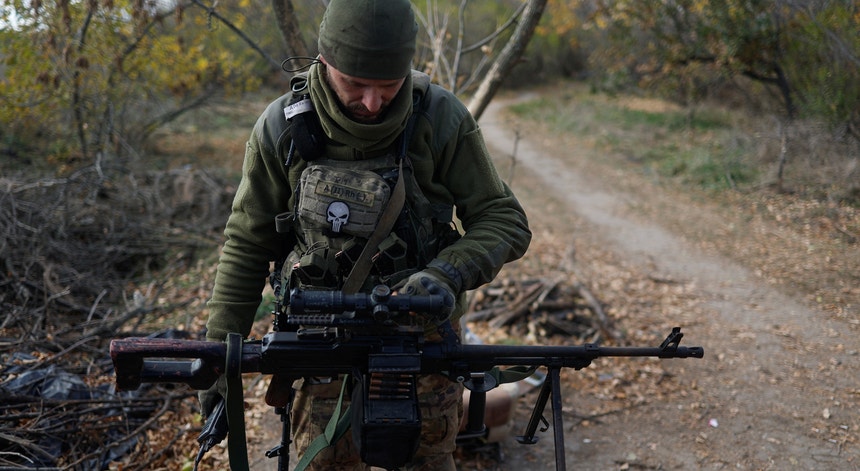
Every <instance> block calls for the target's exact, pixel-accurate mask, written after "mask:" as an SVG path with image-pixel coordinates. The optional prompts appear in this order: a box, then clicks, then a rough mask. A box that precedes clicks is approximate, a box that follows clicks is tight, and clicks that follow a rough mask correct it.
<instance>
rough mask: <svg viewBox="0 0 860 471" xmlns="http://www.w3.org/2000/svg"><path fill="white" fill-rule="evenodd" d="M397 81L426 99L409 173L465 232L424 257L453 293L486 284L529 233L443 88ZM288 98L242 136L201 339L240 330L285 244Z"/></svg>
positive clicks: (296, 163)
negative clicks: (280, 218)
mask: <svg viewBox="0 0 860 471" xmlns="http://www.w3.org/2000/svg"><path fill="white" fill-rule="evenodd" d="M314 67H322V66H320V65H316V66H314ZM406 83H407V84H411V88H412V90H413V93H419V94H423V95H424V99H425V100H430V101H429V106H427V105H422V106H421V107H420V109H419V110H417V112H418V113H420V115H419V116H418V119H417V121H416V123H415V128H414V132H413V134H412V138H411V140H410V143H409V147H408V153H409V157H410V160H411V163H412V165H413V168H414V173H415V176H416V179H417V181H418V184H419V186H420V187H421V189H422V190H423V192H424V194H425V195H426V196H427V198H428V199H429V200H430V201H431V202H432V203H443V204H447V205H453V206H454V207H455V208H456V214H457V217H458V218H459V220H460V222H461V224H462V227H463V229H464V232H465V233H464V235H463V237H462V238H461V239H459V240H458V241H457V242H455V243H454V244H452V245H450V246H448V247H447V248H445V249H443V250H441V251H440V252H439V253H438V255H437V257H436V259H434V260H433V262H432V263H433V264H434V266H442V267H445V268H447V269H448V270H447V272H446V273H447V275H448V276H449V278H452V280H451V281H452V285H453V286H458V287H459V294H462V293H464V292H465V291H466V290H469V289H474V288H477V287H479V286H480V285H482V284H484V283H487V282H489V281H491V280H492V279H493V278H494V277H495V276H496V275H497V274H498V272H499V270H501V268H502V265H503V264H505V263H506V262H509V261H512V260H515V259H517V258H520V257H521V256H522V255H523V254H524V253H525V251H526V249H527V248H528V245H529V242H530V240H531V232H530V231H529V228H528V222H527V219H526V215H525V213H524V211H523V209H522V206H521V205H520V203H519V202H518V201H517V199H516V197H515V196H514V195H513V193H512V192H511V190H510V188H508V186H507V185H506V184H505V183H504V182H503V181H502V180H501V179H500V178H499V176H498V174H497V172H496V170H495V168H494V167H493V165H492V163H491V161H490V157H489V153H488V151H487V148H486V145H485V143H484V140H483V137H482V135H481V131H480V128H479V127H478V124H477V122H476V121H475V120H474V118H473V117H472V115H471V114H470V113H469V112H468V110H467V109H466V107H465V106H464V105H463V104H462V103H461V102H460V101H459V100H458V99H457V98H456V97H455V96H454V95H453V94H451V93H450V92H448V91H447V90H445V89H443V88H441V87H439V86H436V85H432V84H430V81H429V77H427V76H426V75H425V74H422V73H419V72H413V74H412V77H411V80H407V82H406ZM405 86H406V85H405ZM312 90H313V89H312ZM406 92H408V90H404V91H402V93H406ZM311 93H313V91H312V92H311ZM291 99H292V94H290V93H288V94H286V95H284V96H282V97H280V98H278V99H277V100H275V101H274V102H272V103H271V104H270V105H269V106H268V108H267V109H266V111H265V112H264V113H263V114H262V115H261V116H260V118H259V119H258V121H257V123H256V125H255V126H254V129H253V131H252V133H251V136H250V138H249V140H248V142H247V145H246V150H245V160H244V163H243V167H242V179H241V182H240V183H239V187H238V190H237V193H236V196H235V199H234V201H233V207H232V213H231V215H230V217H229V219H228V221H227V226H226V229H225V231H224V234H225V236H226V242H225V244H224V247H223V251H222V254H221V257H220V260H219V264H218V271H217V274H216V277H215V287H214V290H213V294H212V298H211V300H210V301H209V304H208V306H209V308H210V314H209V321H208V324H207V328H208V332H207V338H208V339H210V340H222V339H224V338H225V337H226V335H227V334H228V333H230V332H238V333H240V334H242V335H243V336H247V335H248V334H249V332H250V330H251V325H252V323H253V320H254V315H255V313H256V311H257V308H258V306H259V305H260V302H261V299H262V290H263V287H264V285H265V283H266V280H267V278H268V275H269V270H270V268H269V267H270V261H273V260H278V259H283V258H284V257H285V256H286V255H287V254H288V253H289V252H290V250H292V248H293V245H294V243H295V242H294V240H291V239H290V237H289V236H288V235H283V234H278V233H277V232H276V231H275V216H276V215H278V214H282V213H285V212H289V211H291V210H292V208H293V198H294V194H293V185H294V184H295V182H297V181H298V180H299V176H300V175H301V172H302V170H304V168H305V167H306V163H305V162H304V161H303V160H302V159H301V158H299V156H298V155H296V156H294V158H293V163H292V165H291V166H290V167H289V168H287V167H286V166H285V161H286V157H287V152H288V149H289V148H290V133H289V126H288V123H287V121H286V118H285V117H284V112H283V110H284V108H285V107H286V106H287V104H289V102H290V100H291ZM409 106H410V107H411V104H410V105H409ZM329 137H330V136H329ZM327 146H328V149H329V150H331V152H330V153H329V155H328V156H329V158H339V159H360V158H361V153H360V152H357V151H353V152H347V153H345V152H343V146H339V145H338V143H336V142H333V141H331V140H329V142H328V143H327ZM459 298H460V299H461V300H462V299H463V297H462V296H459Z"/></svg>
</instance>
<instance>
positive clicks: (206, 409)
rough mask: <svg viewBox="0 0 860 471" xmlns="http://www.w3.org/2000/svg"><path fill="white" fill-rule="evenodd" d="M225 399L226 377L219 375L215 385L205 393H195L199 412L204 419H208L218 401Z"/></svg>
mask: <svg viewBox="0 0 860 471" xmlns="http://www.w3.org/2000/svg"><path fill="white" fill-rule="evenodd" d="M225 397H227V377H225V376H224V375H221V376H219V377H218V380H217V381H215V384H213V385H212V387H210V388H209V389H207V390H205V391H200V392H198V393H197V400H198V401H200V412H201V413H202V414H203V417H204V418H207V417H209V415H210V414H212V411H213V410H215V406H216V405H217V404H218V401H220V400H222V399H224V398H225Z"/></svg>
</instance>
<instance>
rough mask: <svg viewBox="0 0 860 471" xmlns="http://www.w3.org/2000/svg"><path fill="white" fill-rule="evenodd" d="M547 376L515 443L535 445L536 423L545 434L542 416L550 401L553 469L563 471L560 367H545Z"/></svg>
mask: <svg viewBox="0 0 860 471" xmlns="http://www.w3.org/2000/svg"><path fill="white" fill-rule="evenodd" d="M547 370H548V374H547V377H546V381H545V382H544V383H543V386H542V387H541V390H540V394H539V395H538V399H537V402H536V403H535V407H534V409H533V410H532V416H531V419H529V424H528V425H527V426H526V431H525V433H524V434H523V435H520V436H518V437H517V441H518V442H520V443H521V444H523V445H533V444H535V443H537V441H538V438H537V437H535V432H536V431H537V428H538V422H541V423H543V425H544V428H543V429H541V432H546V430H547V429H548V428H549V422H547V420H546V418H544V416H543V411H544V409H545V408H546V403H547V401H548V400H550V399H552V428H553V431H552V432H553V439H554V441H555V469H556V471H565V470H566V469H567V465H566V464H565V461H564V429H563V428H562V427H563V418H562V415H561V381H560V373H561V367H560V366H549V367H547Z"/></svg>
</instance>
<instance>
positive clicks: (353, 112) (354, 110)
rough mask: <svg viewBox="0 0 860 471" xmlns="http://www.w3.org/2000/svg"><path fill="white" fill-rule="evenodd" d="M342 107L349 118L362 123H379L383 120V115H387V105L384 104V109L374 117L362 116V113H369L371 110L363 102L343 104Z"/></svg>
mask: <svg viewBox="0 0 860 471" xmlns="http://www.w3.org/2000/svg"><path fill="white" fill-rule="evenodd" d="M341 108H342V109H343V111H344V112H345V113H346V115H347V116H349V118H350V119H351V120H353V121H356V122H359V123H361V124H379V123H381V122H382V120H383V117H384V116H385V109H386V108H387V105H385V106H383V107H382V109H380V110H379V113H377V114H376V116H374V117H368V116H362V113H369V110H368V109H367V108H366V107H365V106H364V105H362V104H361V103H358V104H356V105H350V106H341Z"/></svg>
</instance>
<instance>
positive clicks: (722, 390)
mask: <svg viewBox="0 0 860 471" xmlns="http://www.w3.org/2000/svg"><path fill="white" fill-rule="evenodd" d="M503 104H504V102H502V103H496V104H495V105H493V106H492V107H491V108H490V109H489V110H488V111H487V113H486V114H485V117H484V118H483V119H482V120H481V126H482V128H483V130H484V134H485V137H486V139H487V141H488V143H491V147H492V150H493V151H494V154H495V155H502V156H505V155H511V154H512V153H514V149H515V158H516V160H515V167H514V170H513V171H512V172H511V173H510V176H514V177H515V178H514V180H513V182H512V185H513V187H514V190H515V191H516V192H517V194H518V195H519V196H520V198H521V200H522V201H523V204H524V205H525V206H526V210H527V211H528V213H529V214H530V217H531V220H532V225H533V229H535V241H534V243H533V247H540V245H541V243H542V237H547V236H549V235H551V236H553V237H555V238H558V236H559V234H563V237H568V238H569V239H570V241H571V244H572V245H575V247H576V254H577V263H578V264H580V265H582V264H583V261H584V262H585V265H586V268H584V269H585V270H587V271H588V274H589V276H590V277H595V276H596V277H604V276H605V277H610V278H611V277H612V276H613V273H617V270H618V266H623V267H624V270H627V271H629V272H632V273H635V274H636V275H634V276H633V278H635V279H651V280H663V281H664V283H663V285H671V286H674V287H681V288H677V289H669V288H666V290H665V291H662V293H664V294H665V295H666V296H669V295H670V294H671V295H673V296H678V295H677V292H678V290H679V289H680V290H681V291H682V294H681V296H680V297H681V298H683V300H684V304H683V306H684V307H685V308H684V309H671V310H670V312H658V311H655V309H659V308H660V306H662V305H663V303H661V301H660V299H655V300H653V301H652V302H650V304H649V305H650V306H652V309H651V310H648V311H647V312H646V313H644V314H643V319H642V320H641V323H642V324H643V325H646V324H648V323H650V322H653V323H656V324H662V323H668V324H677V325H680V326H682V327H683V330H684V331H685V332H686V334H687V336H686V337H685V341H684V343H685V344H690V345H702V346H703V347H704V348H705V355H706V357H705V359H703V360H698V361H691V360H673V361H671V362H668V365H666V366H664V368H665V369H666V370H667V371H668V372H669V374H670V375H671V376H673V377H674V379H675V380H676V382H677V385H680V388H679V389H680V390H676V391H669V392H667V394H666V395H665V396H662V397H661V399H656V400H647V399H646V400H644V401H641V402H640V403H638V404H637V405H636V406H635V407H631V408H628V409H622V410H617V411H615V412H613V413H610V414H605V415H599V414H593V412H594V411H599V410H601V406H600V402H601V398H599V397H588V396H587V395H583V396H584V397H580V396H578V395H577V392H576V391H569V392H568V394H567V395H566V398H565V420H566V424H577V423H578V424H579V426H575V427H573V426H570V425H569V427H570V428H569V429H568V430H567V431H566V435H567V450H566V456H567V461H568V466H569V467H572V468H578V469H744V470H746V469H749V470H759V469H809V470H812V469H821V470H831V469H858V468H860V452H858V449H857V446H858V430H859V429H860V419H858V415H857V407H856V406H857V404H858V400H860V379H858V373H857V372H858V371H860V355H858V349H860V341H858V338H857V327H858V326H857V324H856V323H852V322H846V321H844V320H838V319H833V318H832V316H830V315H828V314H827V313H825V312H822V311H818V310H816V309H813V308H810V307H809V306H807V305H805V304H803V303H802V302H800V301H799V300H798V299H799V298H798V299H795V298H794V297H792V296H789V295H786V294H784V293H780V292H778V291H776V290H775V289H774V288H772V287H771V286H769V285H767V284H765V283H763V282H762V280H761V279H760V278H758V277H756V276H755V275H754V271H755V267H749V266H742V265H741V264H738V263H734V262H732V261H729V260H727V259H725V258H722V257H720V256H718V255H714V254H712V253H708V252H707V250H704V249H703V248H702V247H701V246H700V244H696V241H695V240H693V241H689V240H685V238H684V237H683V235H678V234H673V233H671V232H669V231H667V230H666V229H664V228H662V227H661V225H660V223H661V219H660V217H659V216H658V217H654V216H653V214H654V208H657V211H658V214H659V211H663V214H665V215H666V216H667V217H668V216H670V215H672V214H671V213H672V212H675V211H688V212H689V211H697V212H700V213H699V214H698V215H697V216H698V217H700V218H702V217H704V218H705V220H707V217H708V214H707V211H708V208H707V206H702V205H699V206H696V207H690V206H685V205H684V203H682V202H672V201H671V198H668V199H667V198H666V197H665V195H660V194H658V192H659V189H657V190H655V189H649V190H647V191H633V192H626V191H619V187H622V188H639V189H642V186H641V185H640V182H632V183H631V182H630V181H625V182H624V184H621V183H620V182H618V181H616V179H628V178H629V176H628V175H623V174H622V173H621V172H620V171H618V170H616V169H612V168H609V167H607V166H606V165H605V164H600V163H599V162H600V160H601V159H600V158H599V156H597V155H595V151H594V150H593V149H592V148H590V147H589V146H588V145H587V144H586V143H578V142H575V141H572V140H570V139H567V140H564V141H561V140H557V139H543V138H541V136H540V134H527V135H525V136H524V137H522V138H521V139H519V140H518V141H515V139H514V136H515V133H514V132H513V131H515V130H518V129H520V125H519V124H517V123H512V122H503V121H502V120H501V119H502V118H501V114H500V113H499V107H500V106H502V105H503ZM520 130H521V129H520ZM505 161H506V159H505V158H504V157H502V158H500V159H499V168H500V171H501V173H502V174H503V175H504V174H506V170H505V167H506V165H508V164H506V163H505ZM642 184H645V183H642ZM643 207H648V208H649V210H648V211H642V210H641V209H642V208H643ZM552 214H555V215H557V216H553V215H552ZM646 214H647V215H648V216H645V217H643V215H646ZM714 223H715V226H714V227H715V228H716V227H718V226H719V221H714ZM559 256H561V254H559ZM528 257H529V255H526V258H528ZM607 258H608V259H610V261H608V262H607V261H606V260H605V259H607ZM524 263H526V262H524ZM604 267H609V268H611V269H605V268H604ZM601 271H603V273H601ZM603 281H604V282H608V285H607V286H610V287H612V286H613V285H612V284H611V280H603ZM618 288H619V290H624V287H618ZM672 293H674V294H672ZM600 294H602V295H608V294H607V293H605V292H604V293H600ZM640 294H641V293H640ZM652 296H653V297H654V298H659V297H660V296H661V292H654V293H652ZM620 302H624V301H620ZM628 302H633V300H629V301H628ZM636 302H637V303H639V305H643V301H642V300H641V299H640V300H636ZM644 328H647V326H646V327H644ZM682 362H683V363H682ZM602 364H603V363H602ZM596 367H597V368H600V366H596ZM630 381H633V382H635V381H636V380H635V379H631V380H630ZM670 387H671V385H670ZM526 407H527V404H526V402H525V401H524V402H523V403H522V404H521V409H522V410H521V411H520V422H521V423H520V425H522V423H524V422H523V420H524V418H525V414H526V413H527V410H526ZM590 414H591V415H590ZM543 440H544V441H543V442H541V443H539V444H538V445H535V446H534V447H523V446H521V445H518V444H516V443H514V442H512V441H511V442H510V443H506V444H505V446H504V450H505V454H506V459H505V461H503V462H502V463H500V465H499V469H523V468H522V466H526V467H528V466H531V468H528V469H552V468H553V464H552V459H553V455H552V441H551V440H552V439H551V435H548V434H547V436H546V438H544V439H543ZM523 448H526V450H525V451H523Z"/></svg>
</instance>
